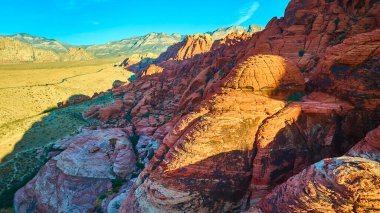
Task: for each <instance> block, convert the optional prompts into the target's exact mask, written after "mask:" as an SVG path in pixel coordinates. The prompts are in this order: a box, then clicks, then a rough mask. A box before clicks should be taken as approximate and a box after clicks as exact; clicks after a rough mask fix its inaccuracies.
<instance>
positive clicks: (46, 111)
mask: <svg viewBox="0 0 380 213" xmlns="http://www.w3.org/2000/svg"><path fill="white" fill-rule="evenodd" d="M56 109H58V107H57V106H53V107H49V108H47V109H45V110H44V111H43V112H42V113H43V114H44V113H49V112H52V111H54V110H56Z"/></svg>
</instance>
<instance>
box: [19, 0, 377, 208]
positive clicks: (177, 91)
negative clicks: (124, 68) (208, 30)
mask: <svg viewBox="0 0 380 213" xmlns="http://www.w3.org/2000/svg"><path fill="white" fill-rule="evenodd" d="M379 13H380V3H379V2H377V1H372V0H364V1H363V0H339V1H338V0H335V1H332V0H320V1H317V0H303V1H299V0H293V1H291V2H290V4H289V6H288V8H287V10H286V12H285V17H284V18H280V19H277V18H274V19H272V20H271V21H270V22H269V23H268V26H267V27H266V29H265V30H263V31H262V32H258V33H255V34H253V35H249V34H242V35H238V34H231V35H229V36H227V37H226V38H225V39H222V40H219V41H217V42H213V41H212V39H210V38H208V36H207V35H206V36H200V35H197V36H195V37H188V38H187V39H185V40H184V41H183V42H181V43H179V44H176V45H174V46H172V47H171V48H169V49H168V51H167V52H166V53H164V54H162V55H161V56H160V58H159V60H158V61H156V65H152V66H151V67H150V68H148V69H147V70H146V71H145V72H143V74H142V76H141V77H139V78H137V79H136V80H135V81H133V82H132V83H130V84H124V85H121V86H118V87H116V88H113V89H112V92H113V94H114V96H116V97H117V98H118V100H117V101H115V103H114V104H112V105H110V106H106V107H103V108H101V107H94V108H92V109H91V110H89V111H88V112H87V113H85V116H86V117H87V118H88V119H90V118H91V119H97V120H99V121H101V122H102V123H103V124H104V127H108V128H109V127H121V128H123V130H124V131H125V132H127V133H128V134H129V136H133V137H135V135H139V136H140V138H142V139H141V143H140V144H137V147H139V148H142V147H144V146H146V144H149V143H148V142H146V141H145V142H143V140H145V139H144V138H146V137H148V138H149V140H154V141H157V144H156V145H158V144H160V147H159V148H158V150H157V151H156V152H155V153H154V156H153V155H152V154H151V153H152V151H142V152H138V155H139V158H140V159H141V156H140V155H150V157H149V158H144V160H141V162H143V163H144V164H146V166H147V167H146V168H145V169H144V170H143V171H142V173H141V174H140V175H139V177H138V178H137V181H136V183H135V184H133V186H132V188H131V189H130V188H128V190H127V191H123V192H122V193H121V192H120V196H118V201H120V202H121V203H122V205H121V207H120V209H119V212H152V211H153V212H225V211H235V212H238V211H245V210H247V209H249V208H251V207H252V208H251V209H252V210H256V211H258V210H260V209H261V210H262V211H264V212H266V211H276V210H284V211H285V212H286V211H296V212H297V211H304V210H306V211H307V210H311V209H313V208H314V209H317V210H318V211H333V210H335V211H346V210H347V211H349V210H355V208H357V209H358V210H369V209H370V208H371V205H374V204H377V203H371V202H375V201H376V200H379V199H380V196H379V194H378V193H377V192H378V191H376V189H377V188H379V181H378V180H379V179H378V178H379V175H378V173H376V172H378V171H379V167H378V162H375V161H376V159H378V158H379V156H378V155H379V153H378V150H377V148H378V146H377V145H378V144H377V143H373V142H369V143H368V144H370V145H366V144H367V141H370V140H372V139H371V138H377V133H373V132H372V133H370V134H368V135H367V137H366V138H365V139H364V141H366V142H363V141H362V142H360V143H358V144H356V143H357V141H360V140H361V139H363V138H364V137H365V135H366V133H368V132H369V131H370V130H372V129H375V128H376V127H377V126H378V125H379V124H380V107H379V100H380V94H379V91H380V88H379V85H380V75H379V74H378V72H379V60H378V59H379V57H380V56H379V55H380V54H379V46H380V44H379V40H380V39H379V27H380V26H379V23H380V21H379V17H378V14H379ZM159 67H160V68H159ZM302 96H303V97H302ZM355 144H356V146H355V148H354V149H352V150H351V151H350V152H348V151H349V150H350V148H351V147H353V146H354V145H355ZM156 145H149V146H148V147H150V148H151V147H154V146H156ZM150 148H149V150H150ZM347 152H348V154H347V156H344V157H338V156H342V155H343V154H344V153H347ZM95 153H97V152H95ZM144 153H145V154H144ZM147 153H148V154H147ZM149 153H150V154H149ZM349 156H355V157H349ZM150 158H151V160H150V161H149V159H150ZM363 158H370V159H372V160H370V159H363ZM323 159H325V160H323ZM374 160H375V161H374ZM148 161H149V164H148ZM317 162H319V163H317ZM315 163H316V164H315ZM321 165H323V166H324V167H326V168H327V169H325V168H323V167H321ZM346 169H347V171H352V174H347V173H345V170H346ZM363 169H365V170H363ZM39 177H41V178H43V171H42V173H41V174H40V175H39ZM334 178H335V179H334ZM345 178H347V180H348V181H349V182H344V180H345ZM355 178H362V179H361V180H360V179H358V180H357V179H355ZM297 181H299V183H298V182H297ZM350 181H351V182H350ZM283 183H285V185H281V184H283ZM311 183H316V184H317V185H316V186H317V187H319V186H320V187H322V188H323V190H321V189H320V188H315V187H314V186H313V185H310V184H311ZM367 183H368V184H367ZM369 183H373V188H370V187H368V188H366V186H367V185H369ZM31 184H33V182H32V183H31ZM350 184H352V187H350ZM365 184H367V185H365ZM287 185H289V186H291V188H287V190H289V194H288V195H287V194H284V193H282V192H283V191H284V190H286V189H285V188H286V187H287ZM28 187H30V185H29V184H28V185H27V186H26V188H28ZM326 187H327V188H326ZM328 187H330V188H332V189H329V188H328ZM371 187H372V186H371ZM376 187H377V188H376ZM304 188H307V189H308V190H309V191H305V192H304V191H302V190H303V189H304ZM367 189H368V191H367ZM22 190H25V189H22ZM372 191H373V193H372ZM28 193H31V195H30V196H33V192H28ZM34 193H37V194H38V192H34ZM339 196H340V197H339ZM359 198H360V199H359ZM282 199H284V200H285V201H286V202H283V203H281V202H282ZM355 199H356V200H355ZM16 200H17V202H16V203H28V201H27V200H26V199H23V197H22V196H19V197H16ZM338 200H339V201H338ZM298 201H299V202H298ZM353 201H355V202H356V203H357V204H358V205H357V206H356V205H354V206H352V205H353V204H352V203H353ZM355 202H354V203H355ZM29 204H30V203H29ZM257 204H258V206H256V207H255V205H257ZM291 204H292V206H291V207H286V205H288V206H289V205H291ZM293 204H294V205H293ZM298 204H299V205H298ZM17 205H18V204H16V206H17ZM23 205H24V204H23ZM25 205H26V204H25ZM273 205H274V207H273ZM301 205H302V206H301ZM271 206H272V207H271ZM375 206H376V205H375ZM276 207H277V208H278V209H275V208H276Z"/></svg>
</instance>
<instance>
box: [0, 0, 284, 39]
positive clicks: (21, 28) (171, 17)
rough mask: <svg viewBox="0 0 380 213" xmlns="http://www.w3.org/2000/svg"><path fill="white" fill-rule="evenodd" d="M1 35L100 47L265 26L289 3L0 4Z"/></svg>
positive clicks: (19, 0) (76, 0) (102, 0)
mask: <svg viewBox="0 0 380 213" xmlns="http://www.w3.org/2000/svg"><path fill="white" fill-rule="evenodd" d="M0 2H1V7H0V34H6V35H9V34H15V33H29V34H32V35H38V36H44V37H48V38H54V39H58V40H62V41H65V42H68V43H71V44H78V45H79V44H100V43H106V42H108V41H113V40H119V39H123V38H128V37H131V36H139V35H145V34H147V33H150V32H166V33H180V34H194V33H204V32H207V31H211V30H214V29H216V28H219V27H226V26H231V25H242V26H248V25H249V24H258V25H261V26H265V25H266V24H267V22H268V21H269V20H270V19H271V18H272V17H274V16H277V17H282V16H283V14H284V10H285V8H286V6H287V4H288V3H289V0H271V1H268V0H256V1H255V0H253V1H251V0H233V1H227V0H192V1H184V0H171V1H169V0H161V1H158V0H124V1H122V0H0Z"/></svg>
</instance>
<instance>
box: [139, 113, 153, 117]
mask: <svg viewBox="0 0 380 213" xmlns="http://www.w3.org/2000/svg"><path fill="white" fill-rule="evenodd" d="M150 115H151V113H150V112H146V113H144V114H142V115H140V116H139V117H140V118H149V116H150Z"/></svg>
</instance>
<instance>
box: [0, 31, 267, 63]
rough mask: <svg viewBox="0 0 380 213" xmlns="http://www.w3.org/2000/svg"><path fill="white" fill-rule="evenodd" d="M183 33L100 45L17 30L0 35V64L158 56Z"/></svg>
mask: <svg viewBox="0 0 380 213" xmlns="http://www.w3.org/2000/svg"><path fill="white" fill-rule="evenodd" d="M260 30H262V28H261V27H259V26H256V25H251V26H250V27H249V29H248V30H247V28H245V27H242V26H232V27H227V28H219V29H217V30H215V31H212V32H207V34H210V35H211V37H212V38H213V39H214V40H218V39H222V38H224V37H225V36H227V35H228V34H230V33H232V32H236V33H243V32H249V33H254V32H257V31H260ZM185 37H186V35H180V34H171V35H169V34H166V33H154V32H153V33H150V34H147V35H145V36H137V37H131V38H126V39H122V40H119V41H112V42H108V43H106V44H101V45H87V46H84V45H83V46H75V45H71V44H67V43H65V42H61V41H58V40H55V39H49V38H44V37H39V36H33V35H29V34H26V33H19V34H15V35H10V36H0V64H7V63H26V62H55V61H82V60H90V59H94V58H114V57H120V56H125V57H130V56H132V55H136V54H137V55H154V56H159V54H161V53H162V52H164V51H166V50H167V48H168V47H170V46H172V45H173V44H176V43H178V42H181V41H182V40H183V39H184V38H185Z"/></svg>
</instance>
